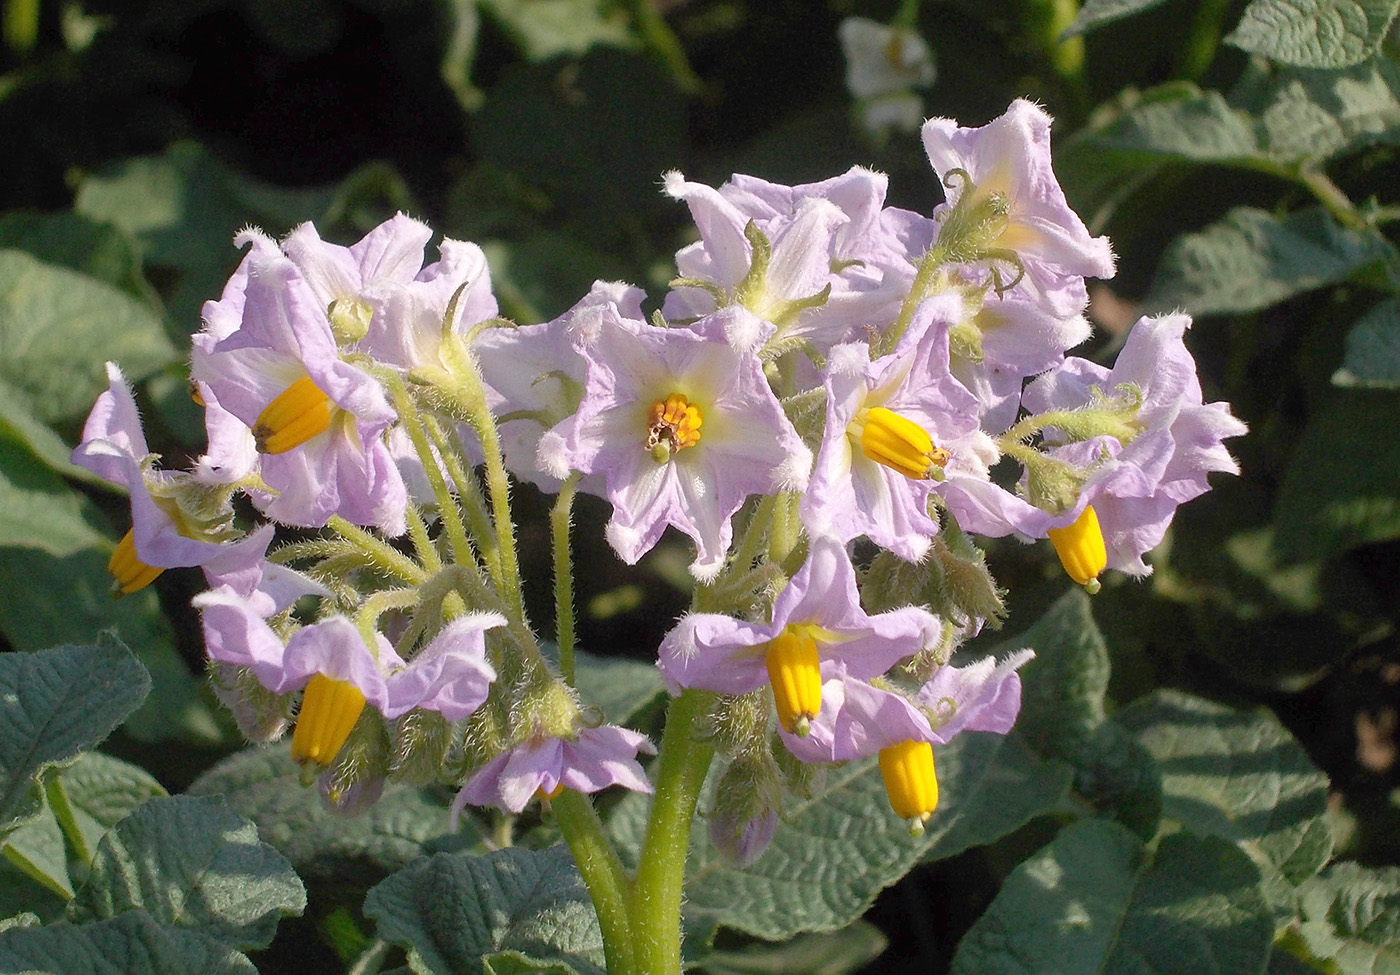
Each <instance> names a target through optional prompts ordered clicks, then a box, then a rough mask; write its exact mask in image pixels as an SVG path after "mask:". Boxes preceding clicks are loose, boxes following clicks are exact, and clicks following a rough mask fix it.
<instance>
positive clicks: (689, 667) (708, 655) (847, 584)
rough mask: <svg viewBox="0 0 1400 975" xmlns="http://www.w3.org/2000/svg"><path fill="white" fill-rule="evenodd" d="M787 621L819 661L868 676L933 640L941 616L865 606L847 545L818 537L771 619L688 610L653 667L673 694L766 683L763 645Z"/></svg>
mask: <svg viewBox="0 0 1400 975" xmlns="http://www.w3.org/2000/svg"><path fill="white" fill-rule="evenodd" d="M789 628H800V629H802V630H803V631H805V632H806V633H809V634H810V635H812V636H813V638H814V639H815V640H816V644H817V656H818V659H819V660H824V661H829V660H840V661H842V662H843V664H844V666H845V667H846V668H847V670H848V671H849V672H850V673H852V674H854V675H856V676H858V677H862V678H870V677H875V676H877V675H879V674H883V673H884V672H885V671H887V670H889V669H890V668H891V667H893V666H894V665H895V664H896V663H898V662H899V661H900V660H902V659H904V658H905V657H910V656H913V655H914V654H916V653H918V652H919V651H920V650H922V649H923V648H924V647H926V646H932V645H933V644H935V643H936V642H937V641H938V636H939V632H940V623H939V621H938V618H937V617H936V616H934V615H933V614H932V613H930V612H928V611H927V610H925V609H922V608H920V607H915V606H908V607H905V608H903V609H892V610H889V611H887V612H884V613H877V614H876V615H874V616H871V615H869V614H868V613H866V612H865V610H863V609H862V608H861V606H860V592H859V591H858V590H857V588H856V574H855V569H854V568H853V567H852V566H851V560H850V556H848V555H847V554H846V549H845V546H844V545H842V544H841V542H840V541H838V540H837V539H834V538H831V537H828V536H818V537H816V538H814V539H813V540H812V544H811V552H810V554H809V555H808V556H807V561H806V562H804V563H803V565H802V568H800V569H798V570H797V574H796V575H794V576H793V577H792V579H790V580H789V581H788V584H787V586H786V587H784V589H783V591H782V592H780V593H779V594H778V598H777V599H776V600H774V602H773V615H772V619H771V621H770V622H769V623H766V624H761V623H747V622H744V621H743V620H737V619H735V618H734V617H732V616H725V615H722V614H719V613H692V614H690V615H689V616H686V617H683V618H682V619H681V621H680V622H679V623H678V624H676V626H675V628H674V629H672V630H671V632H670V633H668V634H666V636H665V637H664V638H663V639H662V641H661V647H660V652H659V654H660V655H659V659H658V661H657V666H658V667H660V668H661V674H662V676H663V677H664V678H665V680H666V684H667V686H668V687H669V688H670V689H671V692H672V693H679V691H680V689H681V688H685V687H698V688H703V689H705V690H711V691H719V692H720V693H721V694H747V693H749V692H751V691H755V690H758V689H759V688H761V687H763V686H765V685H766V684H767V683H768V680H769V678H768V670H767V664H766V656H765V655H766V651H767V648H768V644H769V643H770V642H771V641H772V640H773V639H774V638H776V637H777V636H779V635H780V634H781V633H783V631H784V630H787V629H789ZM823 710H825V708H823Z"/></svg>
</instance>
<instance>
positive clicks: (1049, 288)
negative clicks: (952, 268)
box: [923, 99, 1114, 317]
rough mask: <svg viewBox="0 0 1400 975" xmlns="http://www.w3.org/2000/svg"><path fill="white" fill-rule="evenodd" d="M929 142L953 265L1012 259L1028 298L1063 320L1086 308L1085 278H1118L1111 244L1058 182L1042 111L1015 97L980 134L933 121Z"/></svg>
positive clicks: (1047, 120)
mask: <svg viewBox="0 0 1400 975" xmlns="http://www.w3.org/2000/svg"><path fill="white" fill-rule="evenodd" d="M923 142H924V149H925V151H926V152H927V153H928V157H929V162H930V163H932V165H933V169H934V172H936V173H937V174H938V178H939V179H940V180H941V181H942V182H943V185H944V186H945V187H946V192H947V197H948V200H947V205H946V208H943V209H941V211H940V215H941V219H942V220H943V233H942V235H941V236H940V242H943V243H952V244H956V245H957V246H956V247H955V248H954V250H955V253H954V254H953V255H951V256H952V259H953V260H956V261H961V260H974V261H987V260H999V261H1007V260H1008V259H1009V256H1012V255H1014V258H1015V260H1016V261H1018V262H1019V266H1020V269H1021V270H1023V271H1024V273H1025V284H1026V286H1027V288H1028V289H1029V291H1030V293H1031V294H1033V295H1034V296H1035V297H1036V298H1037V299H1038V300H1041V301H1043V302H1044V303H1045V305H1046V307H1047V309H1048V310H1049V311H1050V312H1051V313H1052V314H1055V315H1058V316H1062V317H1068V316H1070V315H1076V314H1078V313H1079V312H1080V311H1082V310H1083V308H1084V301H1083V294H1084V284H1083V281H1082V279H1083V278H1085V277H1100V278H1109V277H1112V276H1113V263H1114V262H1113V251H1112V248H1111V247H1110V246H1109V243H1108V239H1107V238H1106V237H1091V236H1090V234H1089V231H1088V229H1087V228H1086V227H1085V226H1084V222H1083V221H1082V220H1080V219H1079V216H1078V215H1077V214H1076V213H1075V212H1074V211H1073V210H1072V209H1070V207H1069V204H1068V203H1067V202H1066V201H1065V195H1064V191H1062V190H1061V189H1060V184H1059V182H1058V181H1057V180H1056V179H1055V173H1054V170H1053V169H1052V167H1051V163H1050V116H1049V115H1047V114H1046V113H1045V111H1044V110H1043V109H1041V108H1040V107H1039V106H1037V105H1035V104H1033V103H1031V102H1028V101H1026V100H1024V99H1017V100H1016V101H1014V102H1012V103H1011V107H1010V108H1008V109H1007V110H1006V113H1005V114H1004V115H1002V116H1001V117H999V118H996V119H994V120H992V121H991V122H989V123H988V124H987V125H984V126H982V127H980V128H963V127H961V126H959V125H958V124H957V122H956V121H954V120H952V119H941V118H935V119H929V120H928V121H927V122H925V123H924V128H923ZM950 236H952V237H958V238H960V239H958V240H956V241H949V240H946V238H948V237H950Z"/></svg>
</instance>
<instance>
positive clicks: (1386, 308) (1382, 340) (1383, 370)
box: [1332, 298, 1400, 389]
mask: <svg viewBox="0 0 1400 975" xmlns="http://www.w3.org/2000/svg"><path fill="white" fill-rule="evenodd" d="M1332 382H1334V383H1336V384H1337V385H1338V386H1366V387H1372V388H1379V389H1395V388H1396V387H1400V298H1387V299H1386V300H1385V301H1383V302H1381V303H1380V304H1379V305H1376V306H1375V307H1374V308H1372V309H1371V310H1370V311H1368V312H1367V313H1366V314H1365V315H1363V316H1361V319H1360V320H1359V321H1358V322H1357V323H1356V324H1355V325H1353V326H1352V327H1351V331H1350V332H1348V333H1347V355H1346V361H1345V362H1343V363H1342V368H1340V369H1338V370H1337V371H1336V373H1334V374H1333V376H1332Z"/></svg>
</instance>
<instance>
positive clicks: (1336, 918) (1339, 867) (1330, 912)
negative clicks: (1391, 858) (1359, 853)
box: [1299, 863, 1400, 975]
mask: <svg viewBox="0 0 1400 975" xmlns="http://www.w3.org/2000/svg"><path fill="white" fill-rule="evenodd" d="M1301 893H1302V925H1301V927H1300V928H1299V932H1300V933H1301V934H1302V936H1303V940H1304V941H1306V942H1307V945H1308V947H1309V948H1310V949H1311V950H1312V951H1313V952H1314V953H1315V954H1317V955H1319V956H1321V957H1322V958H1328V959H1333V960H1335V961H1336V963H1337V966H1338V968H1339V969H1340V975H1396V973H1400V869H1396V868H1395V867H1379V868H1367V867H1362V866H1360V865H1359V864H1356V863H1336V864H1333V865H1332V866H1331V867H1329V868H1328V869H1327V871H1326V872H1325V873H1323V874H1321V875H1320V876H1317V877H1314V878H1313V879H1312V880H1309V881H1308V882H1307V883H1306V884H1304V885H1303V888H1302V891H1301Z"/></svg>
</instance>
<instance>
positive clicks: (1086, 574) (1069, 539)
mask: <svg viewBox="0 0 1400 975" xmlns="http://www.w3.org/2000/svg"><path fill="white" fill-rule="evenodd" d="M1048 534H1049V536H1050V544H1051V545H1053V546H1055V554H1056V555H1058V556H1059V557H1060V564H1061V565H1062V566H1064V567H1065V572H1066V573H1067V574H1068V575H1069V577H1070V578H1071V579H1073V580H1074V581H1075V582H1077V583H1079V584H1080V585H1081V586H1083V587H1084V588H1085V589H1086V590H1088V592H1089V594H1090V595H1091V596H1092V595H1093V594H1094V593H1096V592H1098V591H1099V589H1100V588H1101V586H1100V585H1099V573H1101V572H1103V570H1104V568H1105V567H1107V565H1108V552H1107V550H1106V549H1105V547H1104V540H1103V530H1102V529H1101V528H1099V516H1098V514H1097V513H1096V512H1095V511H1094V506H1093V505H1085V507H1084V513H1083V514H1081V515H1080V516H1079V517H1078V518H1077V519H1075V522H1074V524H1072V525H1067V526H1066V527H1064V528H1052V529H1050V531H1049V532H1048Z"/></svg>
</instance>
